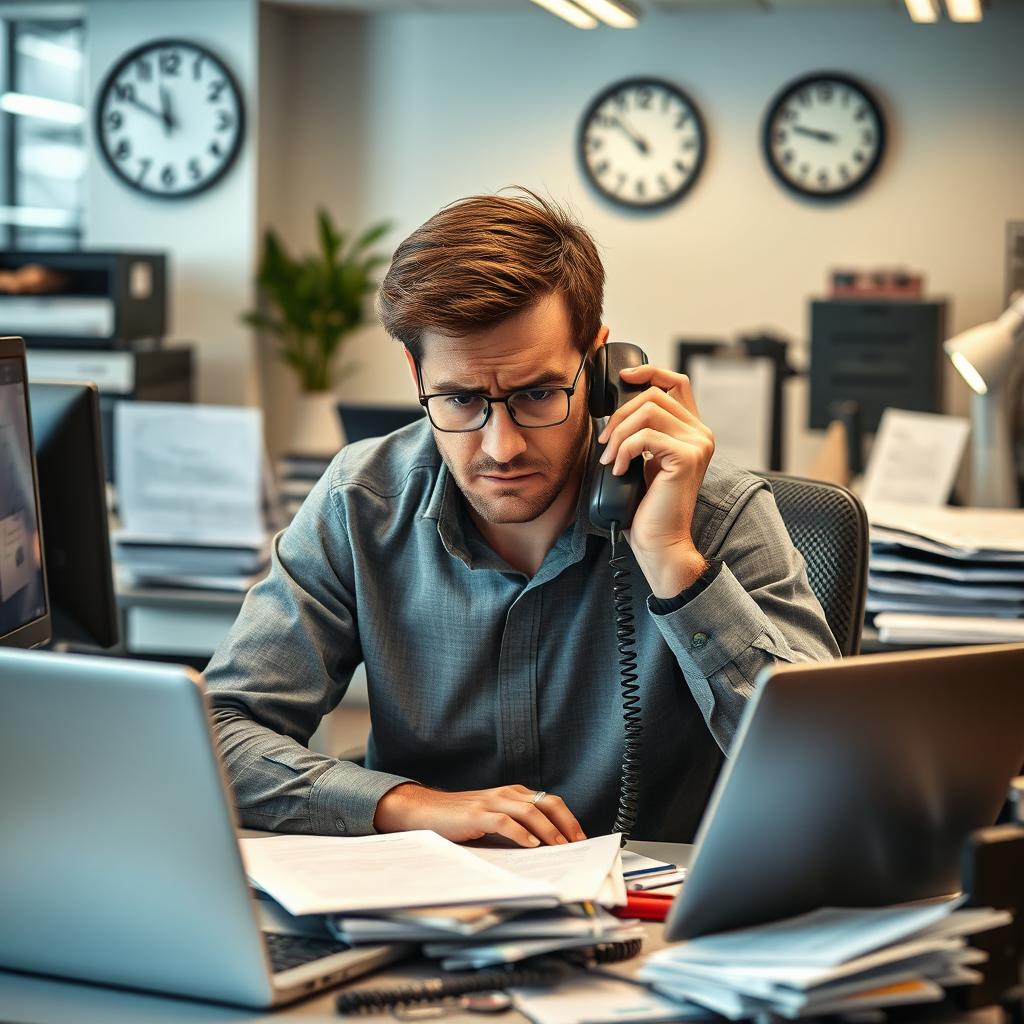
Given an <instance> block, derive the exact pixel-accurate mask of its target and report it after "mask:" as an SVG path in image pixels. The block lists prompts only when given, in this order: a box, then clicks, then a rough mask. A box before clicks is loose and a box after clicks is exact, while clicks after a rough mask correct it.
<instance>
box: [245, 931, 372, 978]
mask: <svg viewBox="0 0 1024 1024" xmlns="http://www.w3.org/2000/svg"><path fill="white" fill-rule="evenodd" d="M263 938H264V939H265V940H266V943H267V951H268V952H269V954H270V966H271V968H272V969H273V970H274V971H275V973H276V972H277V971H287V970H290V969H291V968H293V967H301V966H302V965H303V964H308V963H311V962H312V961H313V960H321V959H323V957H325V956H333V955H334V954H335V953H344V952H345V951H346V950H348V949H351V948H352V947H351V946H349V945H348V944H347V943H345V942H335V941H334V940H333V939H316V938H312V937H311V936H308V935H279V934H277V933H276V932H264V933H263Z"/></svg>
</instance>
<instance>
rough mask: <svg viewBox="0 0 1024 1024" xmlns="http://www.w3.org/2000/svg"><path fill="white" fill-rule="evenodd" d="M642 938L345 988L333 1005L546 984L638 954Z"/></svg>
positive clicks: (367, 1008)
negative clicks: (434, 975)
mask: <svg viewBox="0 0 1024 1024" xmlns="http://www.w3.org/2000/svg"><path fill="white" fill-rule="evenodd" d="M642 946H643V940H642V939H628V940H626V941H620V942H601V943H598V944H597V945H596V946H588V947H586V948H584V949H577V950H571V951H569V952H567V953H563V954H562V955H561V956H557V957H554V956H546V957H540V958H535V959H534V960H533V961H526V962H524V963H522V964H520V965H518V966H512V965H509V966H507V967H499V968H497V969H493V970H479V971H464V972H462V973H459V974H449V975H448V976H447V977H445V978H431V979H430V980H428V981H423V982H419V983H418V984H413V985H396V986H395V987H394V988H375V989H363V990H362V991H355V992H343V993H342V994H341V995H340V996H338V998H337V1001H336V1003H335V1005H336V1006H337V1009H338V1013H341V1014H363V1013H374V1012H376V1011H379V1010H387V1009H391V1008H392V1007H396V1006H413V1005H416V1004H419V1003H435V1002H440V1001H442V1000H445V999H451V998H452V997H454V996H462V995H469V994H471V993H473V992H493V991H500V990H503V989H508V988H546V987H548V986H549V985H557V984H558V982H560V981H563V980H565V979H566V978H569V977H571V976H572V975H573V973H574V972H575V971H577V970H578V969H579V968H581V967H582V968H586V969H590V970H593V969H595V968H598V967H599V966H600V965H602V964H614V963H619V962H620V961H622V960H631V959H632V958H633V957H635V956H638V955H639V953H640V950H641V948H642Z"/></svg>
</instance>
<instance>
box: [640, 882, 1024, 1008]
mask: <svg viewBox="0 0 1024 1024" xmlns="http://www.w3.org/2000/svg"><path fill="white" fill-rule="evenodd" d="M959 902H961V901H945V902H942V903H927V904H915V905H907V906H900V907H878V908H867V909H834V908H825V909H822V910H817V911H813V912H812V913H809V914H803V915H801V916H799V917H794V918H790V919H788V920H785V921H778V922H774V923H772V924H767V925H761V926H758V927H755V928H744V929H739V930H737V931H732V932H724V933H722V934H719V935H709V936H705V937H702V938H699V939H693V940H691V941H689V942H683V943H680V944H678V945H675V946H669V947H667V948H666V949H662V950H659V951H658V952H657V953H654V954H653V955H651V956H649V957H648V958H647V961H646V963H645V964H644V966H643V967H642V968H641V971H640V977H642V978H643V979H644V980H645V981H647V982H649V983H650V984H651V985H653V987H654V988H655V989H656V990H657V991H658V992H660V993H662V994H663V995H666V996H670V997H672V998H676V999H680V1000H683V1001H685V1002H686V1003H687V1004H690V1003H698V1004H700V1005H702V1006H705V1007H707V1008H708V1009H711V1010H714V1011H715V1012H717V1013H720V1014H722V1015H723V1016H726V1017H729V1018H732V1019H736V1018H740V1017H748V1016H754V1015H757V1014H761V1013H771V1014H775V1015H777V1016H782V1017H790V1018H796V1017H807V1016H819V1015H825V1014H841V1013H849V1012H852V1011H855V1010H862V1009H869V1008H875V1007H883V1006H895V1005H897V1004H900V1003H918V1002H931V1001H936V1000H939V999H941V998H942V997H943V995H944V992H943V988H944V987H946V986H953V985H964V984H972V983H975V982H977V981H979V980H980V975H979V974H978V972H977V971H976V970H974V969H973V968H974V967H975V966H976V965H977V964H980V963H983V962H984V961H985V959H986V954H984V953H982V952H980V951H979V950H976V949H972V948H971V947H969V946H968V945H967V943H966V941H965V939H964V936H965V935H970V934H973V933H976V932H982V931H988V930H989V929H990V928H997V927H1000V926H1002V925H1004V924H1006V923H1008V922H1009V921H1010V919H1011V917H1010V914H1009V913H1008V912H1006V911H1002V910H998V911H997V910H989V909H972V910H962V909H957V906H958V903H959Z"/></svg>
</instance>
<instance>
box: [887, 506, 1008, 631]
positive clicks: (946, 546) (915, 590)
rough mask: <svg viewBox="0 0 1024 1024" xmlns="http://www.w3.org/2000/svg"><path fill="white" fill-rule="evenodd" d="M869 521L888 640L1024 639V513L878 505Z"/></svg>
mask: <svg viewBox="0 0 1024 1024" xmlns="http://www.w3.org/2000/svg"><path fill="white" fill-rule="evenodd" d="M868 515H869V518H870V520H871V558H870V563H869V574H868V598H867V611H868V613H869V614H874V615H875V619H874V624H875V626H876V628H877V629H878V631H879V636H880V639H881V640H882V641H883V642H891V643H929V642H933V643H935V642H938V643H951V642H952V643H960V642H963V643H974V642H986V641H991V642H998V641H1001V640H1007V641H1010V640H1020V639H1024V511H1020V510H1012V511H1005V510H1000V509H974V508H950V507H934V508H928V507H922V506H915V505H897V504H891V503H881V502H873V503H870V504H869V505H868Z"/></svg>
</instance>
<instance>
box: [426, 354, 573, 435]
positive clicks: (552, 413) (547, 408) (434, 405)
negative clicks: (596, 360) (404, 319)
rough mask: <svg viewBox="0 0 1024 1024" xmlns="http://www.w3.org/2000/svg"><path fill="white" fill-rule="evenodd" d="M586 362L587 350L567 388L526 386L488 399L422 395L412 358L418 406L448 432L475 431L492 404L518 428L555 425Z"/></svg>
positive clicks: (448, 393) (562, 417)
mask: <svg viewBox="0 0 1024 1024" xmlns="http://www.w3.org/2000/svg"><path fill="white" fill-rule="evenodd" d="M586 361H587V353H586V352H584V353H583V358H582V359H581V360H580V365H579V368H578V369H577V370H576V376H574V377H573V379H572V384H570V385H569V387H567V388H566V387H560V388H527V389H526V390H524V391H513V392H512V394H510V395H504V396H503V397H501V398H491V396H490V395H481V394H479V393H477V392H474V391H445V392H441V393H438V394H435V395H425V394H424V393H423V371H422V369H421V368H420V364H419V360H415V362H416V380H417V383H418V385H419V391H420V405H422V406H423V407H424V408H425V409H426V410H427V416H429V417H430V422H431V423H432V424H433V425H434V426H435V427H436V428H437V429H438V430H442V431H444V432H445V433H448V434H461V433H468V432H469V431H471V430H479V429H480V428H481V427H482V426H483V425H484V424H485V423H486V422H487V421H488V419H490V416H491V406H493V405H503V406H505V408H506V409H507V410H508V414H509V416H510V417H511V418H512V422H513V423H515V424H516V425H517V426H519V427H529V428H535V427H557V426H558V424H559V423H564V422H565V421H566V420H567V419H568V418H569V403H570V401H571V400H572V396H573V395H574V394H575V393H576V382H577V381H578V380H579V379H580V374H581V373H582V372H583V367H584V365H585V364H586Z"/></svg>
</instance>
